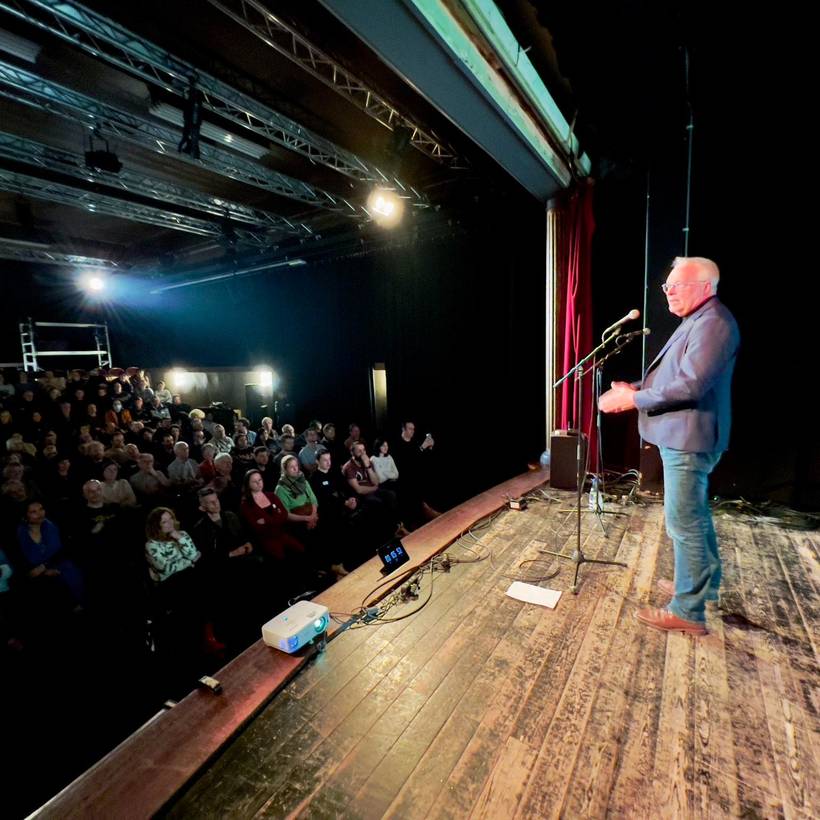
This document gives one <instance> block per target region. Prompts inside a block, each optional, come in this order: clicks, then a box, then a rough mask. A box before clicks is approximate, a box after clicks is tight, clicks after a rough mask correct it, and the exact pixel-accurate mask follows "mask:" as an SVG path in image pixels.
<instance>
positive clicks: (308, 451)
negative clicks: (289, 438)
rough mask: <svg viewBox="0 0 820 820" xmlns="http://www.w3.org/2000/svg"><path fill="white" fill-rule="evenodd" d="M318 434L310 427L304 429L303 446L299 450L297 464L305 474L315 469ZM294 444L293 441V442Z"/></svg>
mask: <svg viewBox="0 0 820 820" xmlns="http://www.w3.org/2000/svg"><path fill="white" fill-rule="evenodd" d="M318 441H319V434H318V433H317V432H316V431H315V430H314V429H313V428H311V427H308V429H307V430H306V431H305V446H304V447H302V449H301V450H299V465H300V466H301V467H302V470H303V471H304V472H305V474H306V475H310V474H311V473H312V472H313V471H314V470H315V469H316V456H317V454H318V452H319V444H318ZM294 444H295V442H294Z"/></svg>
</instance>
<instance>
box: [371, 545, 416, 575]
mask: <svg viewBox="0 0 820 820" xmlns="http://www.w3.org/2000/svg"><path fill="white" fill-rule="evenodd" d="M379 557H380V558H381V559H382V563H383V564H384V568H383V569H382V572H384V571H387V570H389V571H392V570H393V569H394V568H395V567H398V566H401V565H402V564H404V563H405V562H406V561H408V560H409V559H410V556H409V555H408V554H407V552H406V551H405V549H404V546H403V545H402V543H401V541H399V540H398V539H396V540H394V541H389V542H388V543H387V544H384V545H383V546H381V547H379Z"/></svg>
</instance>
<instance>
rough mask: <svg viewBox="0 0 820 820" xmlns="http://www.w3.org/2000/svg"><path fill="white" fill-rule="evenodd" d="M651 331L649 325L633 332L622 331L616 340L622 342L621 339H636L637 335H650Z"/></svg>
mask: <svg viewBox="0 0 820 820" xmlns="http://www.w3.org/2000/svg"><path fill="white" fill-rule="evenodd" d="M651 332H652V331H651V330H650V329H649V328H648V327H645V328H644V329H643V330H633V331H632V333H621V334H620V335H619V336H617V337H616V338H615V341H616V342H620V341H621V339H634V338H635V337H636V336H648V335H649V334H650V333H651Z"/></svg>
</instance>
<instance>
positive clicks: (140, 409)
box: [130, 395, 151, 424]
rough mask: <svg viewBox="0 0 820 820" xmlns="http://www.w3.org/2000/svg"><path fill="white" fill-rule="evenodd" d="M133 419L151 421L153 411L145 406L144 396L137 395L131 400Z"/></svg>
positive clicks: (143, 421)
mask: <svg viewBox="0 0 820 820" xmlns="http://www.w3.org/2000/svg"><path fill="white" fill-rule="evenodd" d="M130 413H131V421H141V422H142V423H143V424H144V423H145V422H147V421H151V411H150V410H148V409H147V408H146V407H145V402H144V401H143V398H142V396H139V395H136V396H134V398H133V399H132V401H131V408H130Z"/></svg>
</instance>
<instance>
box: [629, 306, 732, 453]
mask: <svg viewBox="0 0 820 820" xmlns="http://www.w3.org/2000/svg"><path fill="white" fill-rule="evenodd" d="M739 345H740V332H739V331H738V327H737V322H736V321H735V319H734V317H733V316H732V314H731V313H730V312H729V310H728V308H726V307H725V305H723V304H722V303H721V302H720V300H719V299H718V298H717V297H716V296H713V297H712V298H711V299H709V300H708V301H706V302H704V303H703V304H702V305H701V306H700V307H699V308H698V309H697V310H695V311H693V312H692V313H690V314H689V315H688V316H687V317H686V318H685V319H684V320H683V321H682V322H681V323H680V325H679V327H678V328H677V330H675V332H674V333H673V334H672V335H671V336H670V337H669V341H668V342H667V343H666V344H665V345H664V346H663V349H662V350H661V352H660V353H659V354H658V355H657V356H656V357H655V359H654V360H653V362H652V363H651V364H650V365H649V367H648V368H647V371H646V373H645V374H644V378H643V382H642V383H641V386H640V389H639V390H638V391H637V392H636V393H635V405H636V406H637V408H638V410H639V416H638V429H639V430H640V433H641V436H642V437H643V438H644V440H646V441H649V442H651V443H652V444H657V445H659V446H663V447H671V448H672V449H675V450H685V451H687V452H692V453H722V452H723V451H724V450H726V449H727V447H728V446H729V428H730V426H731V396H730V393H731V383H732V371H733V370H734V367H735V359H736V358H737V350H738V347H739Z"/></svg>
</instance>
